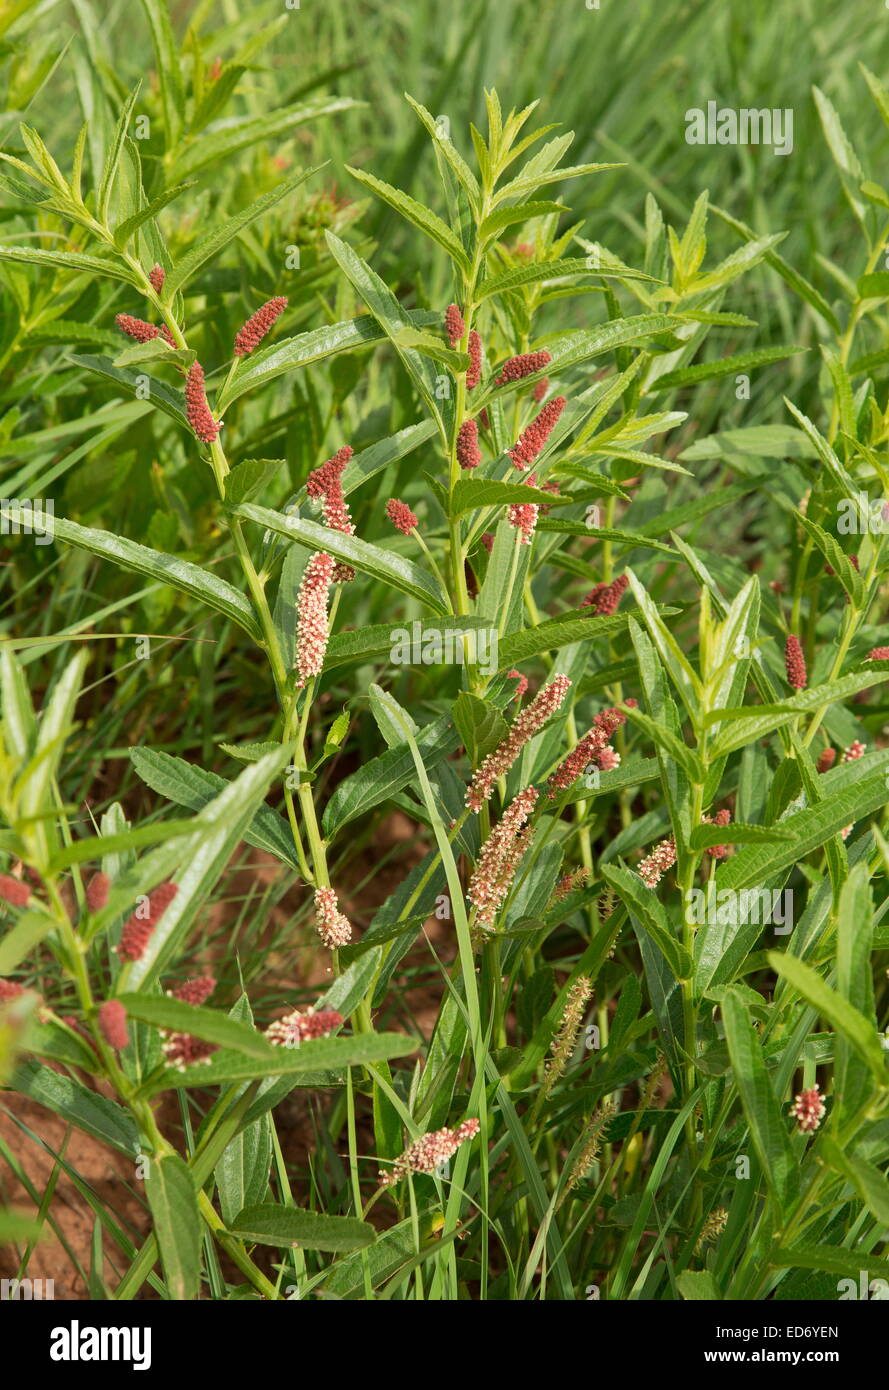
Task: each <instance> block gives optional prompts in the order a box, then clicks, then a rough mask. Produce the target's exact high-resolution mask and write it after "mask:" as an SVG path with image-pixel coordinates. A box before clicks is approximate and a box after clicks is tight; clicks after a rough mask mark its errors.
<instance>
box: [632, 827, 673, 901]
mask: <svg viewBox="0 0 889 1390" xmlns="http://www.w3.org/2000/svg"><path fill="white" fill-rule="evenodd" d="M675 863H676V841H675V840H674V839H673V836H672V835H668V836H667V838H666V839H665V840H661V842H660V844H657V845H655V847H654V849H653V850H652V851H651V853H650V854H647V855H646V856H645V858H644V859H640V860H639V863H638V864H637V865H636V873H637V874H638V875H639V877H640V878H641V879H642V882H643V883H645V884H647V886H648V887H649V888H654V887H656V886H657V884H658V883H660V881H661V879H662V878H663V876H664V874H665V873H666V872H667V870H668V869H672V867H673V865H674V864H675Z"/></svg>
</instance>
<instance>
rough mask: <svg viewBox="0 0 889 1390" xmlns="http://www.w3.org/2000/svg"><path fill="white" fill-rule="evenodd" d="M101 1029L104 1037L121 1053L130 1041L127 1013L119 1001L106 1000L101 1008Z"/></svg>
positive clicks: (110, 1045)
mask: <svg viewBox="0 0 889 1390" xmlns="http://www.w3.org/2000/svg"><path fill="white" fill-rule="evenodd" d="M99 1027H100V1029H101V1030H102V1037H103V1038H104V1039H105V1041H106V1043H107V1044H108V1046H109V1047H113V1048H114V1050H115V1052H120V1051H121V1050H122V1049H123V1048H125V1047H126V1046H127V1044H128V1043H129V1041H130V1035H129V1033H128V1032H127V1011H126V1009H125V1008H124V1006H123V1004H121V1002H120V1000H119V999H106V1001H105V1003H104V1004H102V1005H101V1006H100V1008H99Z"/></svg>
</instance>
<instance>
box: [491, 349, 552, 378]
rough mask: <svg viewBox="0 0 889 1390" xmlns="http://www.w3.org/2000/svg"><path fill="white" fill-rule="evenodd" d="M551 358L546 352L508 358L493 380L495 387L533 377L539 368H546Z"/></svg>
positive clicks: (522, 354) (523, 353) (527, 353)
mask: <svg viewBox="0 0 889 1390" xmlns="http://www.w3.org/2000/svg"><path fill="white" fill-rule="evenodd" d="M551 361H552V358H551V357H550V355H549V353H548V352H520V353H519V355H518V357H510V358H509V359H508V361H506V362H504V363H503V366H502V367H501V368H500V371H499V373H498V375H497V376H496V377H495V378H494V385H495V386H505V385H506V384H507V383H508V382H510V381H521V380H522V378H523V377H526V376H533V374H534V373H535V372H539V371H540V369H541V367H546V366H547V365H548V364H549V363H550V362H551Z"/></svg>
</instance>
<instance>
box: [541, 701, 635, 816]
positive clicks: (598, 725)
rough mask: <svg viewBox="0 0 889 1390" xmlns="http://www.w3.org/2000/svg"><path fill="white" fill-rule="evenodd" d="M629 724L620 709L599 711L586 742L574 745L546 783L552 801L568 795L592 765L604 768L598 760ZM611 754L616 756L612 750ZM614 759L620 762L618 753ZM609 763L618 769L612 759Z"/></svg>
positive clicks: (584, 740)
mask: <svg viewBox="0 0 889 1390" xmlns="http://www.w3.org/2000/svg"><path fill="white" fill-rule="evenodd" d="M626 722H627V716H626V715H625V714H622V713H621V712H620V710H618V709H603V710H600V712H599V713H598V714H597V715H596V717H595V719H594V720H593V724H592V728H591V729H590V731H589V733H586V734H584V736H583V738H582V739H580V740H579V742H578V743H576V744H575V746H574V747H573V748H572V750H571V752H570V753H569V754H568V756H567V757H566V758H564V759H563V760H562V762H561V763H560V764H559V766H558V767H557V768H556V770H555V772H554V773H553V775H552V776H551V777H550V779H549V782H548V783H547V787H548V791H549V795H550V797H554V796H556V794H557V793H558V792H560V791H565V790H566V789H567V788H568V787H570V786H572V785H573V784H574V783H575V782H576V781H577V779H578V777H579V776H580V775H581V773H582V772H583V771H584V769H585V768H586V767H587V766H588V765H589V764H590V763H591V762H596V763H598V765H599V766H601V763H600V762H599V757H600V756H601V754H602V753H603V752H604V751H605V749H606V747H607V745H608V744H609V743H610V742H611V739H612V736H613V735H614V733H615V731H616V730H617V729H619V728H620V726H621V724H625V723H626ZM611 751H612V752H613V750H611ZM597 755H598V756H597ZM614 757H615V758H617V754H616V753H615V754H614ZM606 761H607V762H609V763H610V766H611V767H616V766H617V763H616V762H613V761H612V760H611V759H607V760H606Z"/></svg>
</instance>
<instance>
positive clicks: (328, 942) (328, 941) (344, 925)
mask: <svg viewBox="0 0 889 1390" xmlns="http://www.w3.org/2000/svg"><path fill="white" fill-rule="evenodd" d="M315 926H316V927H317V929H318V935H319V936H320V937H321V940H322V941H323V942H324V944H325V946H329V947H330V949H331V950H332V951H334V950H336V948H337V947H338V946H347V945H348V944H349V942H350V941H351V940H352V924H351V923H350V921H349V919H348V917H344V916H343V914H342V912H340V905H339V902H338V901H337V896H336V893H334V891H333V889H332V888H316V889H315Z"/></svg>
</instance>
